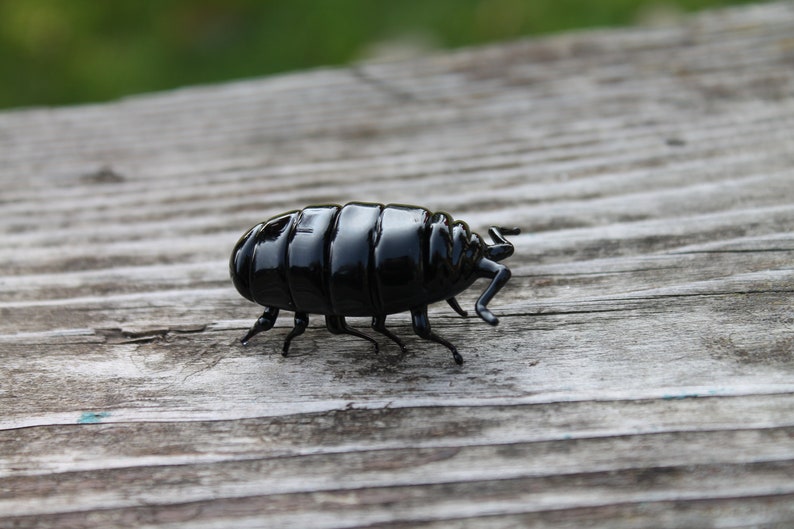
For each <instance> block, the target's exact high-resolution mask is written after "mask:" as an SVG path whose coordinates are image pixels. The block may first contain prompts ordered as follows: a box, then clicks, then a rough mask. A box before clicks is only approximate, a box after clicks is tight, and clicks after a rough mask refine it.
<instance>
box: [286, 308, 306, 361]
mask: <svg viewBox="0 0 794 529" xmlns="http://www.w3.org/2000/svg"><path fill="white" fill-rule="evenodd" d="M307 325H309V315H308V314H306V313H305V312H296V313H295V327H293V328H292V330H291V331H290V332H289V334H288V335H287V338H286V339H285V340H284V347H283V348H282V349H281V354H282V356H287V353H288V352H289V344H290V342H292V339H293V338H295V337H296V336H300V335H301V334H303V331H305V330H306V326H307Z"/></svg>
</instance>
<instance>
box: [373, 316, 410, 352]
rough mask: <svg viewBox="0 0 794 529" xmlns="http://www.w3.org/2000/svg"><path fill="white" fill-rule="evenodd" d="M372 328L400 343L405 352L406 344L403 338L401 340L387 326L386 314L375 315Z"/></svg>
mask: <svg viewBox="0 0 794 529" xmlns="http://www.w3.org/2000/svg"><path fill="white" fill-rule="evenodd" d="M372 328H373V329H375V330H376V331H378V332H379V333H381V334H382V335H383V336H385V337H387V338H389V339H390V340H391V341H393V342H394V343H396V344H397V345H399V346H400V350H401V351H402V352H403V353H404V352H405V344H404V343H403V342H402V340H400V339H399V338H398V337H397V336H396V335H395V334H394V333H393V332H391V331H390V330H389V329H387V328H386V316H373V317H372Z"/></svg>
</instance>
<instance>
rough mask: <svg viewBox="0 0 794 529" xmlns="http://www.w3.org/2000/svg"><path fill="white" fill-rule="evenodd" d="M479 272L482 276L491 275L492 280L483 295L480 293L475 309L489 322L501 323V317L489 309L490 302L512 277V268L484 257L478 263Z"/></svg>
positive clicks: (492, 323)
mask: <svg viewBox="0 0 794 529" xmlns="http://www.w3.org/2000/svg"><path fill="white" fill-rule="evenodd" d="M477 272H478V275H479V276H480V277H489V278H491V279H492V281H491V283H490V284H489V285H488V287H487V288H486V289H485V291H484V292H483V293H482V295H480V298H479V299H478V300H477V303H476V304H475V305H474V310H475V311H477V315H478V316H479V317H480V318H482V319H483V320H485V321H486V322H487V323H490V324H491V325H497V324H498V323H499V318H497V317H496V316H494V315H493V313H492V312H491V311H490V310H488V303H490V301H491V300H492V299H493V297H494V296H495V295H496V293H497V292H499V290H501V288H502V287H503V286H505V283H507V281H508V279H510V269H509V268H507V267H506V266H505V265H501V264H499V263H496V262H494V261H491V260H490V259H484V258H483V259H480V262H479V263H478V264H477Z"/></svg>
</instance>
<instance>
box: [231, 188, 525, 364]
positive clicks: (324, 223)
mask: <svg viewBox="0 0 794 529" xmlns="http://www.w3.org/2000/svg"><path fill="white" fill-rule="evenodd" d="M518 233H519V229H518V228H501V227H496V226H494V227H492V228H490V229H489V230H488V234H489V235H490V237H491V239H492V240H493V244H486V243H485V242H483V240H482V239H481V238H480V236H479V235H477V234H476V233H472V232H471V231H470V230H469V227H468V225H467V224H466V223H465V222H462V221H456V220H453V218H452V217H451V216H450V215H449V214H447V213H443V212H438V213H432V212H430V211H429V210H427V209H425V208H421V207H417V206H406V205H399V204H390V205H383V204H374V203H364V202H352V203H349V204H347V205H345V206H338V205H321V206H309V207H307V208H304V209H302V210H296V211H290V212H287V213H283V214H281V215H277V216H275V217H273V218H271V219H270V220H268V221H266V222H262V223H260V224H257V225H256V226H254V227H253V228H251V229H250V230H248V232H247V233H246V234H245V235H243V237H242V238H241V239H240V240H239V241H238V243H237V245H236V246H235V247H234V251H233V252H232V256H231V259H230V262H229V268H230V271H231V276H232V281H233V282H234V286H235V287H236V288H237V291H238V292H239V293H240V294H242V295H243V296H244V297H245V298H247V299H248V300H250V301H253V302H256V303H258V304H260V305H263V306H264V307H265V312H264V314H262V316H261V317H260V318H259V319H258V320H257V321H256V323H254V325H253V327H251V329H250V330H249V331H248V333H247V334H246V335H245V336H244V337H243V338H242V340H241V342H242V343H243V344H244V345H245V344H247V343H248V341H249V340H250V339H251V338H252V337H253V336H255V335H256V334H258V333H260V332H262V331H267V330H268V329H270V328H272V327H273V325H274V324H275V322H276V318H277V317H278V312H279V310H280V309H284V310H289V311H293V312H294V313H295V327H294V328H293V329H292V331H291V332H290V333H289V334H288V335H287V337H286V339H285V340H284V346H283V349H282V354H283V355H284V356H286V355H287V352H288V351H289V346H290V343H291V342H292V339H293V338H295V337H296V336H299V335H301V334H303V332H304V331H305V330H306V326H307V325H308V323H309V314H310V313H316V314H322V315H324V316H325V324H326V327H327V328H328V330H329V331H330V332H331V333H333V334H350V335H353V336H357V337H359V338H363V339H365V340H368V341H370V342H371V343H373V344H374V346H375V351H377V350H378V343H377V342H376V341H375V340H374V339H373V338H371V337H369V336H367V335H366V334H363V333H361V332H359V331H357V330H355V329H352V328H350V327H348V325H347V323H346V322H345V317H348V316H371V317H372V328H373V329H374V330H375V331H377V332H379V333H380V334H383V335H384V336H386V337H388V338H389V339H391V340H392V341H394V342H395V343H396V344H397V345H398V346H400V349H401V350H402V351H403V352H405V344H403V342H402V341H401V340H400V339H399V338H398V337H397V336H395V335H394V334H393V333H392V332H391V331H389V330H388V329H387V328H386V316H388V315H389V314H395V313H398V312H405V311H410V312H411V318H412V323H413V329H414V332H415V333H416V334H417V335H419V336H420V337H422V338H424V339H426V340H431V341H433V342H436V343H439V344H442V345H445V346H446V347H447V348H449V350H450V351H452V356H453V358H454V359H455V362H457V363H458V364H461V363H463V358H462V357H461V356H460V354H459V353H458V350H457V349H456V348H455V346H454V345H452V344H451V343H449V342H448V341H447V340H445V339H444V338H441V337H440V336H438V335H437V334H435V333H433V332H432V331H431V330H430V322H429V321H428V318H427V306H428V305H429V304H430V303H435V302H438V301H442V300H445V301H447V303H449V305H450V306H451V307H452V308H453V309H454V310H455V312H457V313H458V314H460V315H461V316H464V317H465V316H466V315H467V313H466V312H465V311H464V310H463V309H461V308H460V305H459V304H458V302H457V301H456V300H455V296H456V295H457V294H459V293H461V292H463V291H464V290H466V289H467V288H469V287H470V286H471V285H472V284H473V283H474V282H475V281H476V280H477V279H478V278H481V277H485V278H489V279H491V282H490V284H489V285H488V287H487V288H486V289H485V291H484V292H483V293H482V295H481V296H480V297H479V299H478V300H477V302H476V304H475V310H476V312H477V315H478V316H479V317H480V318H482V319H483V320H485V321H486V322H488V323H489V324H491V325H496V324H497V323H499V320H498V319H497V318H496V316H494V315H493V314H492V313H491V311H490V310H488V307H487V306H488V303H489V302H490V301H491V299H492V298H493V297H494V296H495V295H496V293H497V292H499V290H500V289H501V288H502V287H503V286H504V285H505V283H506V282H507V280H508V279H510V270H509V269H508V268H507V267H506V266H505V265H503V264H500V263H499V262H498V261H501V260H503V259H506V258H507V257H510V256H511V255H512V254H513V245H512V244H511V243H510V242H509V241H507V239H505V235H517V234H518Z"/></svg>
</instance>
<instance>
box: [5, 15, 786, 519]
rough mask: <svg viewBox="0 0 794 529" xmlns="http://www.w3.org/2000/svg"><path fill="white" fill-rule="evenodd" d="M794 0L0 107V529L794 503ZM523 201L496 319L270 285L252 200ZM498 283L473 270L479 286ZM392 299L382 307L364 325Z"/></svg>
mask: <svg viewBox="0 0 794 529" xmlns="http://www.w3.org/2000/svg"><path fill="white" fill-rule="evenodd" d="M792 35H794V4H791V3H771V4H762V5H758V6H753V7H745V8H741V9H732V10H728V11H719V12H712V13H706V14H702V15H698V16H695V17H693V18H689V19H685V20H682V21H680V22H679V23H677V24H675V25H671V26H664V27H656V28H637V29H629V30H609V31H598V32H588V33H578V34H567V35H560V36H555V37H551V38H544V39H539V40H529V41H521V42H516V43H509V44H503V45H497V46H491V47H485V48H477V49H471V50H463V51H458V52H454V53H444V54H439V55H434V56H430V57H426V58H420V59H415V60H411V61H401V62H390V63H380V64H376V63H372V64H361V65H358V66H355V67H352V68H348V69H332V70H315V71H309V72H302V73H297V74H293V75H285V76H279V77H273V78H268V79H256V80H250V81H243V82H236V83H229V84H224V85H218V86H211V87H194V88H187V89H184V90H178V91H173V92H168V93H162V94H152V95H146V96H141V97H135V98H130V99H125V100H122V101H119V102H115V103H111V104H103V105H93V106H79V107H71V108H57V109H30V110H22V111H16V112H6V113H3V114H0V161H1V162H2V163H0V178H1V179H2V190H1V191H0V203H2V208H0V315H1V316H2V318H0V527H19V528H24V527H58V528H64V527H74V528H77V527H103V528H106V527H131V526H138V527H158V528H188V527H189V528H226V527H300V528H305V527H313V528H326V527H327V528H337V527H383V528H397V527H422V528H435V527H439V528H440V527H445V528H447V527H453V528H455V527H460V528H462V527H485V528H512V527H533V528H545V527H572V528H573V527H576V528H579V527H595V528H629V527H631V528H636V527H648V528H651V527H731V528H739V527H762V528H782V527H791V526H792V525H794V480H792V475H794V316H792V303H791V299H792V293H793V292H794V266H792V263H793V262H794V234H793V233H794V38H792ZM350 200H372V201H378V202H400V203H409V204H420V205H424V206H426V207H429V208H431V209H434V210H445V211H449V212H450V213H452V214H453V215H454V216H455V217H457V218H461V219H464V220H466V221H468V222H469V224H470V225H471V226H472V228H474V229H475V230H476V231H479V232H480V233H484V232H485V231H486V230H487V228H488V226H490V225H518V226H520V227H521V228H522V230H523V233H522V234H521V235H520V236H516V237H513V238H512V239H513V240H514V242H515V244H516V247H517V251H516V254H515V255H514V256H513V257H512V258H511V259H510V260H509V261H508V264H509V265H510V266H511V269H512V270H513V279H512V280H511V282H510V283H509V285H508V287H507V288H505V289H504V290H503V291H502V292H501V293H500V294H499V296H498V297H497V298H496V299H495V300H494V302H493V303H492V305H491V307H492V309H493V310H494V313H495V314H497V316H499V317H500V319H501V324H500V325H499V326H498V327H497V328H491V327H490V326H488V325H486V324H484V323H483V322H482V321H480V320H478V319H476V318H470V319H461V318H459V317H458V316H457V315H456V314H455V313H454V312H452V311H451V310H450V309H449V307H447V306H446V305H443V306H442V305H438V306H434V307H432V308H431V314H430V315H431V321H432V322H433V328H434V330H435V331H436V332H438V333H439V334H441V335H443V336H445V337H447V338H448V339H450V340H451V341H453V342H454V343H456V344H457V345H458V346H459V349H460V351H461V353H462V354H463V356H464V358H465V359H466V363H465V364H464V365H463V366H460V367H459V366H457V365H455V364H454V363H453V362H452V359H451V357H450V355H449V353H448V351H446V349H444V348H443V347H440V346H436V345H434V344H430V343H428V342H423V341H422V340H420V339H418V338H417V337H415V336H413V335H412V333H411V330H410V321H409V318H408V317H407V316H406V315H397V316H394V317H391V318H390V319H389V321H390V327H391V328H392V330H394V331H395V332H396V333H397V334H399V335H400V336H402V337H403V338H404V339H405V341H406V343H407V345H408V347H409V352H408V353H407V354H405V355H402V354H400V351H399V350H398V348H397V347H396V346H395V345H394V344H391V343H386V342H384V341H383V340H381V342H382V347H381V353H380V354H379V355H375V354H374V353H373V352H372V349H371V346H370V345H369V344H368V343H366V342H364V341H361V340H357V339H354V338H352V337H340V336H332V335H330V334H329V333H328V332H327V331H326V330H325V328H324V327H323V326H322V325H320V323H319V322H320V320H319V318H316V317H315V318H314V320H313V322H312V324H311V326H310V328H309V330H308V331H307V332H306V334H305V335H303V336H301V337H300V338H298V339H296V341H295V342H294V343H293V346H292V349H291V355H290V357H288V358H282V357H281V355H280V354H278V353H279V351H280V347H281V341H282V339H283V337H284V335H285V334H286V332H287V330H288V328H289V327H290V326H291V325H292V322H291V317H290V315H289V314H287V315H286V316H282V318H281V320H280V321H279V323H278V324H277V326H276V328H275V329H273V330H272V331H270V332H268V333H266V334H263V335H260V336H258V337H257V338H256V339H255V340H253V341H252V343H251V345H250V346H249V347H242V346H240V345H239V343H238V340H239V338H240V336H241V335H242V334H244V332H245V331H246V330H247V328H248V327H249V326H250V324H251V323H252V322H253V320H254V319H255V318H256V317H257V316H258V315H259V311H258V309H257V308H256V307H255V306H254V305H252V304H250V303H248V302H246V301H245V300H244V299H242V298H241V297H240V296H239V295H238V294H237V293H236V292H235V291H234V289H233V287H232V285H231V282H230V281H229V279H228V265H227V259H228V254H229V252H230V250H231V248H232V246H233V244H234V243H235V241H236V240H237V238H238V237H239V236H240V235H241V234H242V233H243V231H244V230H245V229H247V228H248V227H249V226H251V225H253V224H255V223H256V222H259V221H260V220H263V219H266V218H268V217H269V216H271V215H273V214H276V213H279V212H281V211H284V210H288V209H294V208H299V207H302V206H304V205H307V204H311V203H318V202H338V203H344V202H347V201H350ZM482 287H483V285H482V284H480V283H478V284H477V285H475V288H473V289H472V290H471V291H469V292H467V293H465V294H464V295H463V296H460V298H459V299H460V301H461V303H462V304H463V305H464V307H467V308H471V307H472V306H473V303H474V300H475V299H476V296H477V294H478V291H479V290H480V289H481V288H482ZM352 323H353V324H354V326H358V327H362V328H364V327H365V326H366V324H367V323H368V322H367V321H366V320H353V322H352Z"/></svg>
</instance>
